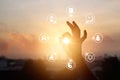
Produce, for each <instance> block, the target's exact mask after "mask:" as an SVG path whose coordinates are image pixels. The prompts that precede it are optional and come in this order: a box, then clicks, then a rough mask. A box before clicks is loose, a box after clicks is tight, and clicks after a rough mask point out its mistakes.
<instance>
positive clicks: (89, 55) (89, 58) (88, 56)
mask: <svg viewBox="0 0 120 80" xmlns="http://www.w3.org/2000/svg"><path fill="white" fill-rule="evenodd" d="M85 60H86V61H87V62H89V63H91V62H93V61H94V60H95V54H93V53H86V54H85Z"/></svg>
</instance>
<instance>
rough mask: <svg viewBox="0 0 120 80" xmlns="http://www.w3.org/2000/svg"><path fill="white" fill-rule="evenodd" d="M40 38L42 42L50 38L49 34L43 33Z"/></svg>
mask: <svg viewBox="0 0 120 80" xmlns="http://www.w3.org/2000/svg"><path fill="white" fill-rule="evenodd" d="M40 40H41V41H42V42H45V41H48V40H49V36H48V35H47V34H41V35H40Z"/></svg>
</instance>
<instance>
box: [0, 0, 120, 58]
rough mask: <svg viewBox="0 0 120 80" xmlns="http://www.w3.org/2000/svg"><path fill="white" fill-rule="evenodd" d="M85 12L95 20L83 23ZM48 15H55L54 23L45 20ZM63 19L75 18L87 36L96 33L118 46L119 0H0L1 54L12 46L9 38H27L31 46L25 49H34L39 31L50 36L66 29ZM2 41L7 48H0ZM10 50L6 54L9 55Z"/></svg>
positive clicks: (18, 39) (11, 40) (70, 19)
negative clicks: (92, 22)
mask: <svg viewBox="0 0 120 80" xmlns="http://www.w3.org/2000/svg"><path fill="white" fill-rule="evenodd" d="M69 7H73V8H74V9H75V13H74V15H73V17H72V18H69V16H68V15H69V14H68V13H67V9H68V8H69ZM89 13H92V14H93V15H94V16H95V23H94V24H90V25H86V24H85V17H86V16H87V15H88V14H89ZM50 15H54V16H55V17H56V24H52V23H50V22H49V21H48V18H49V16H50ZM67 20H68V21H72V20H75V21H76V22H77V23H78V25H79V27H80V28H81V29H82V30H83V29H86V30H87V31H88V38H89V39H90V38H92V36H93V35H94V34H96V33H101V34H102V35H103V37H104V35H105V36H107V37H110V39H112V40H113V44H115V46H117V47H116V48H117V49H118V50H120V43H119V41H120V35H119V34H120V1H119V0H0V48H1V49H0V51H1V54H3V53H9V52H10V51H11V49H13V48H10V50H9V45H10V46H11V45H12V46H13V42H14V44H17V45H21V44H22V43H23V44H24V43H25V44H26V42H28V43H27V44H26V45H27V46H28V47H29V46H32V47H31V48H28V50H29V49H33V52H34V48H35V49H36V47H37V48H39V47H40V46H39V47H38V45H37V44H38V43H39V37H40V34H42V33H45V34H48V35H49V36H50V37H51V38H53V37H57V36H60V35H62V34H63V33H64V32H65V31H70V29H69V27H67V25H66V21H67ZM33 37H34V39H33ZM23 38H24V39H23ZM31 38H32V40H31ZM4 40H6V42H5V41H4ZM9 40H10V41H9ZM15 41H16V43H15ZM25 41H26V42H25ZM30 41H31V42H30ZM32 41H34V42H32ZM2 43H5V44H6V45H7V50H8V52H6V51H7V50H6V49H5V51H4V50H3V48H2V46H3V45H4V44H2ZM18 43H19V44H18ZM33 44H34V45H33ZM26 45H25V46H24V47H25V48H26ZM14 46H15V45H14ZM22 46H23V45H22ZM111 47H112V46H111ZM25 50H26V49H25ZM35 51H36V50H35ZM12 52H15V51H12ZM12 52H11V53H9V54H7V55H12V56H13V55H14V54H12ZM28 53H29V52H28ZM31 54H32V53H31Z"/></svg>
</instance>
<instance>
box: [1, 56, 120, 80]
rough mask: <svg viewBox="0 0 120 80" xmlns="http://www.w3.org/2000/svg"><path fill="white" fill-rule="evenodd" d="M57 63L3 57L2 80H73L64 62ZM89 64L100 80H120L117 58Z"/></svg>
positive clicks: (99, 60)
mask: <svg viewBox="0 0 120 80" xmlns="http://www.w3.org/2000/svg"><path fill="white" fill-rule="evenodd" d="M56 62H57V63H56ZM56 62H48V61H42V60H11V59H6V58H3V57H1V58H0V80H73V79H74V78H73V77H74V76H72V75H73V74H72V72H73V71H71V70H68V69H67V68H66V67H65V64H64V63H63V62H64V61H56ZM87 64H88V66H89V68H90V69H91V71H92V72H93V74H94V75H95V76H96V78H97V79H98V80H120V61H119V59H118V58H117V57H105V58H101V57H98V58H97V59H96V60H95V61H94V62H93V63H87ZM74 80H80V78H79V77H78V78H75V79H74Z"/></svg>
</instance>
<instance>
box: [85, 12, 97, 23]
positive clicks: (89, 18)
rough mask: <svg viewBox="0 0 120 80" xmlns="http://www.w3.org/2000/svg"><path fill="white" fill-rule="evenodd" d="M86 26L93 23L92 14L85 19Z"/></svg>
mask: <svg viewBox="0 0 120 80" xmlns="http://www.w3.org/2000/svg"><path fill="white" fill-rule="evenodd" d="M85 23H86V24H93V23H95V16H94V15H93V14H92V13H89V14H88V15H87V16H86V18H85Z"/></svg>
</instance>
